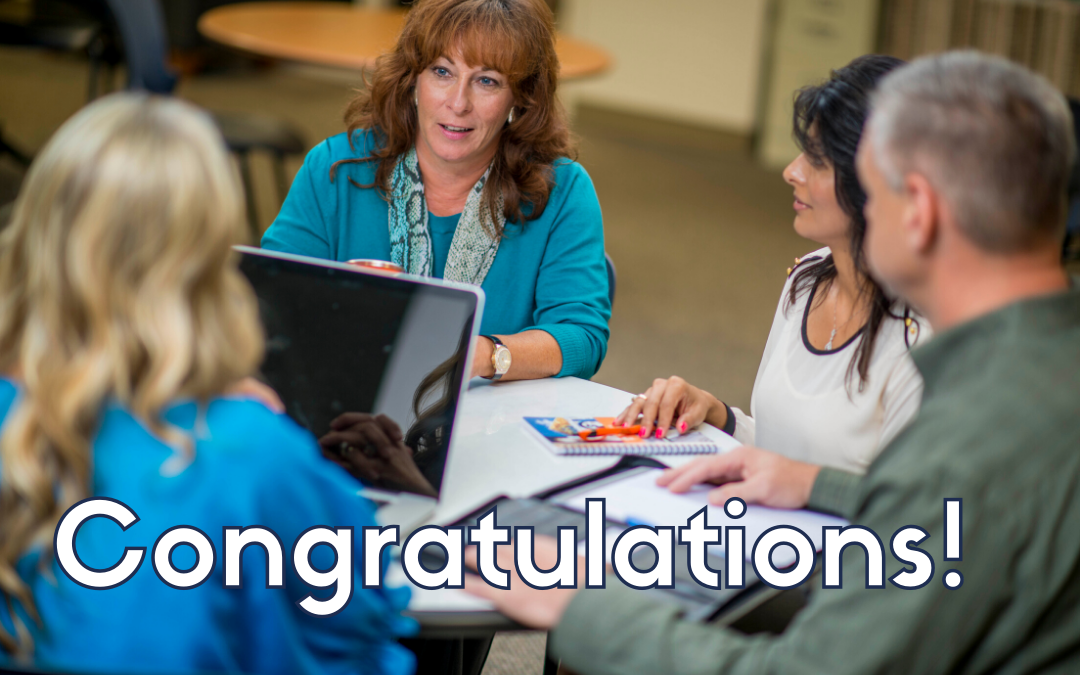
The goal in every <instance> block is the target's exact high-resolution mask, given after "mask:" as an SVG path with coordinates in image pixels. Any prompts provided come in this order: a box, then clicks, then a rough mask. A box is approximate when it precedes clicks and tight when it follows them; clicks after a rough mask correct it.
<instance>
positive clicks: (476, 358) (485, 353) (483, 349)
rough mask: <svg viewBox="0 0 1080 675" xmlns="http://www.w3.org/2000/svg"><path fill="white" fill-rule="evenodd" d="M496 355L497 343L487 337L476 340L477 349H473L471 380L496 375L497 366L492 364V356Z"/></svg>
mask: <svg viewBox="0 0 1080 675" xmlns="http://www.w3.org/2000/svg"><path fill="white" fill-rule="evenodd" d="M493 353H495V343H494V342H492V341H491V340H489V339H487V338H485V337H477V338H476V347H475V348H474V349H473V359H472V370H471V371H470V372H469V379H472V378H474V377H488V378H490V377H492V376H494V375H495V366H494V365H493V364H492V363H491V355H492V354H493Z"/></svg>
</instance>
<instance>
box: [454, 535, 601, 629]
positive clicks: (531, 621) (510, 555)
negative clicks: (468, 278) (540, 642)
mask: <svg viewBox="0 0 1080 675" xmlns="http://www.w3.org/2000/svg"><path fill="white" fill-rule="evenodd" d="M495 551H496V554H495V564H496V565H498V567H499V568H500V569H503V570H507V571H508V573H509V574H510V588H509V589H507V590H502V589H501V588H495V587H494V586H491V585H490V584H488V583H487V582H486V581H484V580H483V579H482V578H480V577H479V576H477V575H474V574H466V575H465V590H466V591H467V592H469V593H472V594H473V595H478V596H480V597H481V598H486V599H487V600H490V601H491V602H492V603H493V604H494V605H495V609H497V610H499V611H500V612H502V613H503V614H505V615H506V616H508V617H510V618H511V619H513V620H514V621H517V622H518V623H520V624H522V625H525V626H530V627H532V628H540V629H543V630H550V629H552V628H554V627H555V626H557V625H558V623H559V620H560V619H562V615H563V613H564V612H565V611H566V608H567V606H568V605H569V604H570V601H571V600H573V599H574V594H576V593H577V589H576V588H549V589H547V590H546V591H541V590H537V589H535V588H533V587H532V586H529V585H528V584H526V583H525V582H524V581H522V579H521V577H520V576H518V574H517V564H516V563H515V562H514V544H504V545H502V546H496V547H495ZM533 560H535V562H536V566H537V567H538V568H539V569H542V570H547V569H552V568H554V567H555V565H557V564H558V562H559V545H558V542H556V541H555V540H554V539H552V538H551V537H544V536H537V537H536V539H535V540H534V541H533ZM465 564H466V565H468V566H469V567H470V568H471V569H474V570H475V569H476V568H477V561H476V547H475V546H470V547H468V548H467V549H465ZM577 569H578V584H577V585H578V588H581V587H583V586H584V585H585V561H584V559H580V560H578V566H577Z"/></svg>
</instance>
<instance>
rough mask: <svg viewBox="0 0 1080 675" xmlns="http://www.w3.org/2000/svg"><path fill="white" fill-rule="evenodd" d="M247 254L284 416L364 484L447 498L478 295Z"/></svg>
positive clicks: (267, 364) (269, 369) (270, 373)
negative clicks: (445, 482) (442, 492)
mask: <svg viewBox="0 0 1080 675" xmlns="http://www.w3.org/2000/svg"><path fill="white" fill-rule="evenodd" d="M240 250H241V252H242V258H241V261H240V269H241V271H243V273H244V274H245V275H246V276H247V278H248V280H249V281H250V282H251V285H252V286H253V287H254V289H255V294H256V295H257V296H258V298H259V313H260V315H261V317H262V321H263V326H264V327H265V330H266V357H265V360H264V362H263V365H262V369H261V372H262V375H263V377H264V378H265V380H266V381H267V382H268V383H269V384H270V386H271V387H273V388H274V390H275V391H276V392H277V393H278V395H279V396H280V397H281V399H282V401H283V402H284V403H285V411H286V412H287V413H288V414H289V416H290V417H292V418H293V419H294V420H296V422H297V423H299V424H300V425H301V426H303V427H305V428H307V429H308V430H309V431H311V432H312V433H313V434H314V435H315V437H316V438H318V439H320V440H321V441H322V445H323V446H324V447H326V448H327V449H328V450H329V451H330V452H333V453H348V454H349V455H350V457H349V464H350V466H352V467H353V470H354V473H357V474H358V475H359V476H360V477H361V479H362V480H363V481H364V483H365V484H367V485H370V486H371V487H376V488H383V489H389V490H403V491H408V492H416V493H418V494H424V495H429V496H434V497H437V496H438V492H439V489H440V487H441V486H442V479H443V473H444V470H445V468H446V455H447V449H448V448H449V445H450V439H451V436H452V433H453V422H454V416H455V414H456V412H457V406H458V402H459V399H460V396H461V393H462V384H463V378H464V377H467V375H466V368H468V367H469V365H470V364H469V363H467V361H466V359H467V355H468V353H469V344H470V342H471V339H472V337H473V335H474V333H475V328H474V323H476V320H477V319H478V309H480V308H478V293H477V292H476V291H470V290H463V289H460V288H453V287H447V286H443V285H440V284H439V283H438V282H435V283H424V282H418V281H416V280H411V279H404V278H398V277H394V276H390V275H384V274H372V273H362V272H358V271H353V270H352V269H349V268H342V266H340V265H335V264H333V263H330V264H327V263H325V262H323V261H314V260H312V259H309V260H312V261H311V262H304V261H303V260H304V259H302V258H299V257H298V256H286V257H278V256H279V255H280V254H270V255H268V254H266V253H259V252H257V251H256V250H255V249H244V248H240ZM382 415H385V416H386V417H387V418H389V422H388V421H387V420H386V419H382V418H375V416H382ZM395 429H396V431H397V434H398V435H399V436H400V438H401V442H400V443H393V442H392V439H391V437H392V436H393V435H394V430H395ZM342 438H347V439H348V440H339V439H342ZM387 439H391V442H389V443H388V442H387ZM335 441H336V442H335ZM354 453H355V454H354Z"/></svg>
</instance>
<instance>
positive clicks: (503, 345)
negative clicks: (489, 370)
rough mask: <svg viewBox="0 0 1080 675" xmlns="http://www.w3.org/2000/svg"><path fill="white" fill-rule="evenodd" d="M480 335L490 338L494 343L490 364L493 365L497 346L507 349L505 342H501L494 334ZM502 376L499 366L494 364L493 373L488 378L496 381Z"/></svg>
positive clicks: (497, 349)
mask: <svg viewBox="0 0 1080 675" xmlns="http://www.w3.org/2000/svg"><path fill="white" fill-rule="evenodd" d="M480 337H482V338H487V339H489V340H491V342H492V344H494V345H495V352H492V354H491V365H492V366H495V353H496V352H498V351H499V347H502V348H503V349H508V348H507V346H506V345H505V344H503V341H502V340H500V339H499V338H497V337H495V336H494V335H481V336H480ZM502 376H503V373H500V372H499V368H498V367H497V366H495V374H494V375H492V376H491V378H490V379H491V381H492V382H498V381H499V380H501V379H502Z"/></svg>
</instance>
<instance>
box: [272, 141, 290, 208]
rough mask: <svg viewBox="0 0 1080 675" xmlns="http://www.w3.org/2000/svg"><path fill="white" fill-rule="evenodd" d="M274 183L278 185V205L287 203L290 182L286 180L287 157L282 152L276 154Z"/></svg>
mask: <svg viewBox="0 0 1080 675" xmlns="http://www.w3.org/2000/svg"><path fill="white" fill-rule="evenodd" d="M274 182H276V183H277V195H278V204H279V205H280V204H282V203H284V202H285V196H286V195H287V194H289V181H288V179H286V178H285V155H284V154H282V153H280V152H275V153H274Z"/></svg>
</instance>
